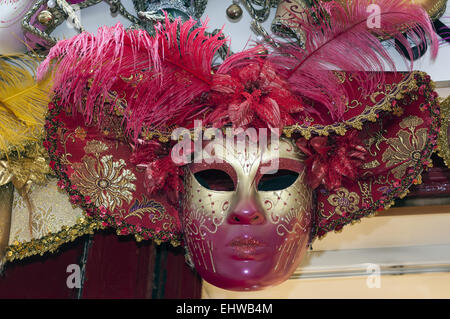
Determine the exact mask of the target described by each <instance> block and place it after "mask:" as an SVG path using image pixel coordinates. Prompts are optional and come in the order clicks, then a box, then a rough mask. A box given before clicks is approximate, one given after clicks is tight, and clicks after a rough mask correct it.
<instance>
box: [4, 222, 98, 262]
mask: <svg viewBox="0 0 450 319" xmlns="http://www.w3.org/2000/svg"><path fill="white" fill-rule="evenodd" d="M104 228H105V227H103V226H102V223H101V222H99V221H96V220H94V219H93V218H91V217H88V216H83V217H80V218H79V219H78V221H77V223H76V224H75V225H73V226H71V227H68V226H63V227H62V230H60V231H59V232H56V233H49V234H48V235H46V236H44V237H42V238H39V239H32V240H31V241H27V242H18V241H15V242H14V243H13V244H12V245H9V246H8V247H7V248H6V254H5V260H6V261H8V262H11V261H14V260H21V259H23V258H26V257H30V256H34V255H41V256H42V255H44V254H45V253H47V252H50V253H53V252H55V251H56V250H57V249H58V248H59V247H60V246H61V245H63V244H65V243H68V242H72V241H74V240H75V239H77V238H78V237H81V236H83V235H86V234H93V233H94V231H95V230H99V229H104Z"/></svg>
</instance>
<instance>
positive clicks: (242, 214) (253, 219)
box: [228, 200, 266, 225]
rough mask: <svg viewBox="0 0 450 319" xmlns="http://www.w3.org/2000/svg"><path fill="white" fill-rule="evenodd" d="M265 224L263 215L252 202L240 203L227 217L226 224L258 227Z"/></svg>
mask: <svg viewBox="0 0 450 319" xmlns="http://www.w3.org/2000/svg"><path fill="white" fill-rule="evenodd" d="M265 222H266V217H265V215H264V213H263V212H262V211H261V210H260V209H258V207H257V205H256V204H255V203H254V202H253V201H252V200H244V201H241V202H240V203H239V204H238V205H236V207H235V208H234V210H233V211H232V212H231V214H230V215H228V223H230V224H241V225H260V224H264V223H265Z"/></svg>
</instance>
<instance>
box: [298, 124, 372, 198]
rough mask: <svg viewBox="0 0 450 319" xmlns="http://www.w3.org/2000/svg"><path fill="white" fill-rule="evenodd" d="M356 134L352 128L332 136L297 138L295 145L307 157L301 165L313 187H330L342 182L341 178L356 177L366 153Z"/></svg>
mask: <svg viewBox="0 0 450 319" xmlns="http://www.w3.org/2000/svg"><path fill="white" fill-rule="evenodd" d="M357 134H358V132H357V131H354V132H351V133H348V134H347V135H346V136H338V137H335V138H334V139H332V138H328V137H313V138H312V139H310V140H306V139H304V138H301V139H298V140H297V142H296V144H297V146H298V148H299V149H300V150H301V151H302V152H303V153H305V154H306V155H307V156H308V158H307V160H306V161H305V164H306V169H307V175H308V181H309V184H310V186H311V187H312V188H313V189H315V188H317V187H319V186H320V185H323V186H325V188H326V189H328V190H333V189H336V188H338V187H340V186H341V185H342V181H343V179H344V178H347V179H350V180H356V178H357V177H358V175H359V169H360V167H361V165H362V164H363V163H364V161H365V159H366V156H367V150H366V149H365V147H364V146H363V144H362V142H361V140H360V139H359V138H358V137H357Z"/></svg>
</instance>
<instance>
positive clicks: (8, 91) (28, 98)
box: [0, 55, 51, 156]
mask: <svg viewBox="0 0 450 319" xmlns="http://www.w3.org/2000/svg"><path fill="white" fill-rule="evenodd" d="M37 66H38V61H36V60H35V59H33V58H32V57H30V56H27V55H18V56H2V57H0V153H3V154H5V155H6V156H7V155H8V153H9V152H11V151H19V152H20V151H23V150H24V146H25V145H26V144H29V143H31V142H36V141H38V140H39V139H40V138H41V137H42V133H43V132H42V130H43V125H44V119H45V114H46V111H47V106H48V103H49V101H50V94H49V93H50V92H49V91H50V86H51V83H50V82H51V80H50V78H48V77H47V78H43V79H42V81H40V82H37V81H36V77H35V71H36V68H37Z"/></svg>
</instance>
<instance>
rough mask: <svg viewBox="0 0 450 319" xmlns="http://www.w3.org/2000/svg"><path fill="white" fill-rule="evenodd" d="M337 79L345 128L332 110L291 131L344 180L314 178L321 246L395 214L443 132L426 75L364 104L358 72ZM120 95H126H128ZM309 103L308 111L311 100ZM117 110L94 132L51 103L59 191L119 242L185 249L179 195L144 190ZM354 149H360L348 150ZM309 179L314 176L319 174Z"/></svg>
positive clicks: (389, 85) (407, 77) (392, 81)
mask: <svg viewBox="0 0 450 319" xmlns="http://www.w3.org/2000/svg"><path fill="white" fill-rule="evenodd" d="M336 76H338V77H339V78H340V80H341V81H342V83H343V84H344V85H345V86H346V90H347V93H348V95H347V96H348V103H347V109H346V111H345V113H344V119H343V120H342V121H341V122H337V123H336V122H333V121H331V119H330V118H328V117H327V115H326V110H324V112H322V113H321V114H311V116H308V117H307V118H302V119H297V122H296V123H297V124H295V125H292V126H289V127H285V128H284V130H283V133H284V135H285V136H287V137H290V138H293V139H295V140H296V142H297V145H299V144H300V145H303V146H304V147H306V148H307V147H309V146H307V145H308V144H311V143H313V142H314V141H315V142H320V143H322V144H323V145H328V146H329V147H328V148H327V147H325V146H324V148H322V153H321V154H320V156H321V157H320V158H321V161H319V162H317V163H319V164H320V165H322V166H321V167H320V170H322V171H323V172H325V175H327V176H338V175H339V180H338V182H336V183H326V184H327V185H324V184H323V183H322V182H321V181H326V178H325V179H324V178H322V179H320V178H318V179H317V180H315V181H313V178H311V179H310V181H311V184H312V186H313V187H314V188H315V192H316V212H315V228H314V234H313V235H314V236H319V237H320V236H323V235H325V234H326V233H327V232H329V231H332V230H340V229H341V228H342V227H343V226H344V225H346V224H349V223H351V222H352V221H354V220H358V219H361V218H362V217H365V216H367V215H370V214H373V213H374V212H376V211H378V210H382V209H384V208H385V207H389V206H390V205H391V204H393V201H394V200H395V199H396V198H398V197H401V196H402V195H404V194H405V192H406V191H407V189H408V187H410V186H411V185H412V184H413V183H415V182H417V181H418V180H419V179H420V173H421V172H422V170H423V169H425V168H426V167H427V166H428V165H430V164H431V163H430V156H431V154H432V152H433V150H434V149H435V147H436V139H437V134H438V132H439V125H440V123H439V105H438V102H437V94H436V93H435V92H434V91H433V88H432V83H431V81H430V78H429V77H428V76H427V75H426V74H424V73H421V72H413V73H411V74H409V73H408V74H402V73H386V74H385V81H384V82H383V84H382V85H381V84H380V86H379V90H378V91H375V92H373V93H372V94H370V95H368V96H361V92H360V90H359V89H358V87H357V86H356V85H354V83H353V82H352V74H351V73H345V72H339V73H336ZM115 89H117V90H118V92H121V91H120V87H116V88H115ZM122 92H123V91H122ZM120 96H121V97H122V96H123V95H120ZM126 98H127V97H126V96H125V100H126ZM304 103H305V108H306V109H308V107H309V105H308V104H307V103H308V101H307V100H305V101H304ZM314 109H318V110H320V107H318V106H317V105H316V106H314ZM112 110H113V111H114V112H115V113H114V112H113V114H112V115H109V116H108V115H107V116H106V117H107V120H106V121H103V123H107V124H106V125H102V127H101V128H99V127H98V126H96V125H93V126H86V124H85V121H84V120H83V117H82V116H80V115H73V114H67V113H66V112H65V111H64V110H62V108H61V107H59V106H58V100H57V99H55V100H54V102H53V103H52V104H50V107H49V114H48V117H47V123H46V132H47V136H46V140H45V142H44V145H45V146H46V147H47V149H48V151H49V155H50V159H51V166H52V168H53V169H54V170H55V172H56V173H57V175H58V177H59V185H60V187H61V188H62V189H64V190H65V191H67V193H68V195H69V196H70V199H71V201H72V202H73V203H74V204H76V205H79V206H81V207H82V208H83V209H84V210H85V211H86V213H87V215H88V216H90V217H89V218H95V219H99V220H102V221H103V222H104V225H105V226H112V227H115V228H117V231H118V234H135V235H136V237H137V238H138V239H154V240H157V241H169V242H172V244H178V243H180V242H181V240H182V232H181V227H180V221H179V217H178V208H179V207H177V204H176V203H177V202H176V196H172V195H173V194H171V192H172V193H173V192H175V193H180V189H175V190H174V189H170V187H169V188H167V187H160V191H159V192H156V193H152V194H150V193H149V191H148V185H149V184H150V185H152V183H151V181H145V176H146V175H145V168H142V167H141V166H139V165H135V164H133V163H134V161H133V160H132V152H133V148H132V147H131V146H130V143H128V142H127V138H126V137H125V134H124V133H125V132H124V127H125V123H122V121H121V117H120V116H119V115H120V114H119V113H120V112H116V111H117V110H119V111H120V104H118V106H117V107H115V108H114V107H113V108H112ZM202 116H203V115H199V118H200V119H201V117H202ZM342 135H345V136H342ZM160 137H161V135H158V134H156V135H155V136H154V137H153V138H154V139H155V140H156V139H157V138H160ZM147 138H148V136H147ZM160 142H161V140H160ZM166 142H167V141H166ZM349 143H350V144H352V143H353V144H354V145H353V144H352V145H353V146H352V147H349ZM167 145H169V143H167ZM362 147H363V148H364V149H362ZM355 150H357V151H358V152H359V153H358V152H356V153H355ZM316 151H317V150H316ZM309 152H310V154H308V155H309V158H310V161H312V160H311V159H313V158H314V156H316V157H317V154H314V152H315V150H314V148H311V147H309ZM306 153H307V152H306ZM336 154H339V155H341V156H342V159H343V161H341V162H342V163H336V161H337V160H338V158H337V157H336ZM344 159H346V160H347V162H346V163H347V164H345V163H344V162H345V161H344ZM343 163H344V164H345V165H344V164H343ZM307 166H308V165H307ZM308 173H309V174H310V176H313V175H311V174H316V173H315V172H314V170H311V172H308ZM147 176H148V175H147ZM316 177H317V176H316ZM169 178H170V179H171V181H170V185H177V183H176V182H174V181H173V176H170V177H169ZM162 182H164V181H162ZM153 184H154V183H153ZM146 185H147V187H146ZM176 187H178V186H176ZM172 188H173V187H172Z"/></svg>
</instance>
